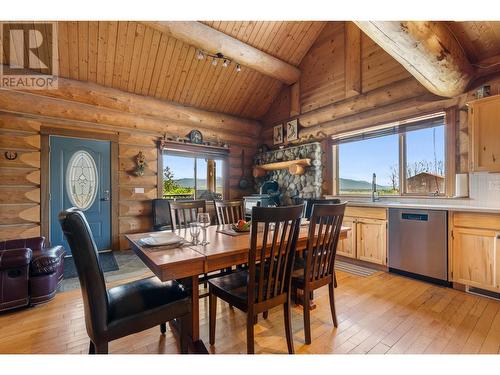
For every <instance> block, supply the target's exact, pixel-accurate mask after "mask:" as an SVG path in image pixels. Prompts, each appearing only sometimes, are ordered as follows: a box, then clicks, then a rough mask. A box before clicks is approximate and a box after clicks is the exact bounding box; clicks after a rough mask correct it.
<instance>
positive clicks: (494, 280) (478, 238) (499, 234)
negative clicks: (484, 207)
mask: <svg viewBox="0 0 500 375" xmlns="http://www.w3.org/2000/svg"><path fill="white" fill-rule="evenodd" d="M498 216H499V215H487V214H474V213H455V214H454V215H453V219H452V220H453V222H452V226H453V227H452V230H451V249H450V250H451V279H452V281H453V282H457V283H460V284H463V285H467V286H472V287H477V288H481V289H486V290H490V291H496V292H499V291H500V227H499V226H498ZM488 219H490V220H488ZM462 226H464V227H462ZM465 226H469V227H465Z"/></svg>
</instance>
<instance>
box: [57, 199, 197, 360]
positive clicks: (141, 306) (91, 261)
mask: <svg viewBox="0 0 500 375" xmlns="http://www.w3.org/2000/svg"><path fill="white" fill-rule="evenodd" d="M59 222H60V224H61V227H62V230H63V232H64V235H65V236H66V239H67V241H68V244H69V246H70V248H71V253H72V255H73V259H74V262H75V266H76V270H77V272H78V278H79V281H80V286H81V290H82V297H83V308H84V312H85V326H86V328H87V333H88V335H89V337H90V347H89V354H96V353H97V354H107V353H108V343H109V342H110V341H113V340H116V339H118V338H121V337H124V336H128V335H131V334H133V333H137V332H140V331H144V330H146V329H149V328H152V327H154V326H157V325H160V328H161V333H165V332H166V324H165V323H166V322H168V321H171V320H174V319H179V320H180V322H181V332H180V336H181V340H180V341H181V345H180V346H181V352H182V353H187V342H188V341H187V329H188V327H189V324H190V321H191V300H190V297H189V295H188V293H187V292H186V291H185V290H184V288H183V287H182V286H181V285H180V284H179V283H178V282H177V281H174V280H172V281H167V282H161V281H160V280H159V279H158V278H157V277H150V278H146V279H142V280H137V281H133V282H130V283H127V284H123V285H119V286H116V287H114V288H111V289H108V290H106V284H105V280H104V275H103V272H102V268H101V265H100V264H99V255H98V252H97V247H96V245H95V242H94V239H93V237H92V232H91V230H90V227H89V224H88V222H87V220H86V218H85V215H84V214H83V212H81V211H79V210H77V209H76V208H71V209H69V210H66V211H63V212H61V213H60V214H59Z"/></svg>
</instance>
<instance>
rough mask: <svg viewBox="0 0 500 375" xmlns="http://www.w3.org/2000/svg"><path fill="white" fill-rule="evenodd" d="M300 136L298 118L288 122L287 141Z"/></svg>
mask: <svg viewBox="0 0 500 375" xmlns="http://www.w3.org/2000/svg"><path fill="white" fill-rule="evenodd" d="M298 138H299V132H298V126H297V119H295V120H292V121H288V122H287V123H286V140H287V142H290V141H295V140H297V139H298Z"/></svg>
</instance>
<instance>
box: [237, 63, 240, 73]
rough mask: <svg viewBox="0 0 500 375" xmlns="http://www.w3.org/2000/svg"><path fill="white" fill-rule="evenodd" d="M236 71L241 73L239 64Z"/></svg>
mask: <svg viewBox="0 0 500 375" xmlns="http://www.w3.org/2000/svg"><path fill="white" fill-rule="evenodd" d="M236 71H237V72H238V73H239V72H241V66H240V64H236Z"/></svg>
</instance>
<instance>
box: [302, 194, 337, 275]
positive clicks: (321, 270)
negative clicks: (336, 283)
mask: <svg viewBox="0 0 500 375" xmlns="http://www.w3.org/2000/svg"><path fill="white" fill-rule="evenodd" d="M345 206H346V204H345V203H342V204H315V205H314V206H313V209H312V213H311V220H310V227H309V236H308V244H307V250H306V264H305V270H304V271H305V281H306V282H314V281H319V280H321V279H324V278H326V277H330V276H333V272H334V268H333V267H334V262H335V255H336V252H337V244H338V241H339V237H340V230H341V228H342V220H343V218H344V211H345Z"/></svg>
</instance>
